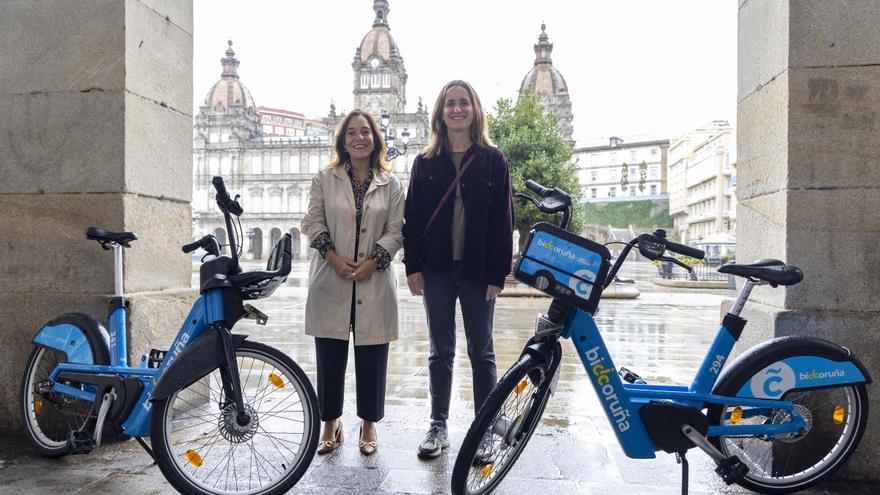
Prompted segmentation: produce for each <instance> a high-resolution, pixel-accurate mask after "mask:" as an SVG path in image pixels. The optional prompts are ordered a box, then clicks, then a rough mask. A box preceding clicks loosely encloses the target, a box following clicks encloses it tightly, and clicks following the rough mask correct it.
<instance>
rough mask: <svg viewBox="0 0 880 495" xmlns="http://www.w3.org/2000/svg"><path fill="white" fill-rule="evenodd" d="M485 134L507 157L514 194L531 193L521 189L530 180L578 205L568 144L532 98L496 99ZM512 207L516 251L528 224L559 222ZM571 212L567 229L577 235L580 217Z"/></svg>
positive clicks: (529, 207) (533, 210)
mask: <svg viewBox="0 0 880 495" xmlns="http://www.w3.org/2000/svg"><path fill="white" fill-rule="evenodd" d="M489 134H490V135H491V136H492V140H493V141H495V144H496V145H498V147H499V148H500V149H501V151H503V152H504V154H505V155H506V156H507V161H508V163H509V164H510V180H511V186H512V187H513V191H514V192H525V193H527V194H532V193H531V192H530V191H528V190H527V189H526V187H525V181H526V180H527V179H531V180H533V181H535V182H538V183H539V184H542V185H544V186H546V187H551V188H552V187H558V188H560V189H562V190H563V191H565V192H567V193H568V194H570V195H571V198H572V200H573V201H574V203H575V204H578V203H579V202H580V197H581V189H580V184H579V182H578V175H577V166H576V165H575V164H574V163H572V161H571V153H572V149H571V145H570V144H568V143H566V140H565V137H564V136H563V135H562V133H561V132H560V130H559V126H558V125H557V121H556V117H555V116H553V115H552V114H547V113H545V112H544V109H543V108H542V107H541V106H540V105H539V104H538V102H537V101H536V100H535V99H534V98H533V97H530V96H526V97H522V98H520V99H519V101H517V102H516V104H514V103H512V102H511V101H510V100H507V99H501V100H498V103H496V106H495V109H494V112H492V113H490V114H489ZM532 195H534V194H532ZM515 208H516V224H515V225H514V228H516V230H517V231H518V232H519V238H520V246H519V247H520V250H521V249H522V245H523V243H524V242H525V240H526V237H527V236H528V232H529V229H530V228H531V227H532V225H534V224H535V223H537V222H540V221H560V220H561V214H560V218H559V219H556V220H554V219H552V218H548V217H547V215H545V214H543V213H541V212H539V211H538V210H537V209H536V208H535V207H534V206H532V205H526V206H523V205H520V204H519V202H518V201H517V202H516V204H515ZM574 213H575V214H574V216H573V218H572V221H571V223H570V224H569V227H568V229H569V230H571V231H572V232H580V231H581V228H583V225H584V221H583V216H582V214H579V209H575V212H574Z"/></svg>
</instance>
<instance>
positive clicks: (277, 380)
mask: <svg viewBox="0 0 880 495" xmlns="http://www.w3.org/2000/svg"><path fill="white" fill-rule="evenodd" d="M269 382H270V383H271V384H272V385H275V388H284V380H282V379H281V377H280V376H278V375H276V374H275V373H269Z"/></svg>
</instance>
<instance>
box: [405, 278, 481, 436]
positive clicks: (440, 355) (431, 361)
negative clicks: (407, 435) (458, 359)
mask: <svg viewBox="0 0 880 495" xmlns="http://www.w3.org/2000/svg"><path fill="white" fill-rule="evenodd" d="M460 276H461V267H460V263H457V262H456V263H454V264H453V268H452V271H451V272H435V271H432V270H428V269H425V270H423V271H422V278H423V280H424V288H423V289H424V292H423V293H424V295H423V300H424V303H425V312H426V313H427V316H428V333H429V336H430V341H431V353H430V355H429V357H428V372H429V375H430V384H431V420H432V421H434V422H441V423H445V422H446V420H447V419H448V418H449V400H450V396H451V394H452V365H453V361H454V360H455V300H456V298H457V299H458V301H459V304H461V316H462V320H464V334H465V338H466V339H467V351H468V358H470V361H471V370H472V372H473V387H474V413H475V414H476V412H477V411H479V410H480V406H481V405H483V402H484V401H485V400H486V397H487V396H488V395H489V393H490V392H491V391H492V389H493V388H495V384H496V383H497V381H498V377H497V371H496V367H495V349H494V347H493V344H492V317H493V314H494V311H495V299H491V300H489V301H487V300H486V284H485V283H484V282H482V281H479V280H461V279H460Z"/></svg>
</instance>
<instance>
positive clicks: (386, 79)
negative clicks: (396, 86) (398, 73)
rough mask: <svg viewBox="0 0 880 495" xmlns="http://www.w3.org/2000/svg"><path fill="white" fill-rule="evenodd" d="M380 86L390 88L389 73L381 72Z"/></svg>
mask: <svg viewBox="0 0 880 495" xmlns="http://www.w3.org/2000/svg"><path fill="white" fill-rule="evenodd" d="M382 87H383V88H390V87H391V74H382Z"/></svg>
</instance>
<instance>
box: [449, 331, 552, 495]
mask: <svg viewBox="0 0 880 495" xmlns="http://www.w3.org/2000/svg"><path fill="white" fill-rule="evenodd" d="M557 350H558V344H557ZM557 359H558V357H557ZM548 369H549V370H555V371H556V372H558V367H554V366H548V364H547V363H546V362H545V361H544V360H541V359H538V358H535V357H534V356H531V355H528V354H526V355H523V356H522V357H520V359H519V361H517V363H516V364H514V365H513V367H511V368H510V369H509V370H508V371H507V373H505V374H504V376H503V377H502V378H501V380H499V382H498V385H496V386H495V388H494V389H493V390H492V393H490V394H489V397H487V398H486V402H485V403H484V404H483V406H482V407H481V408H480V411H479V412H478V413H477V417H476V418H475V419H474V422H473V423H472V424H471V427H470V429H469V430H468V432H467V435H465V437H464V441H463V442H462V444H461V448H460V449H459V451H458V456H457V457H456V459H455V467H454V468H453V471H452V493H453V494H455V495H459V494H482V493H489V492H491V491H492V490H494V489H495V488H496V487H497V486H498V484H499V483H501V481H502V480H503V479H504V476H506V475H507V473H508V472H509V471H510V468H511V467H513V465H514V463H515V462H516V460H517V459H518V458H519V456H520V454H521V453H522V451H523V449H524V448H525V446H526V444H527V443H528V442H529V439H531V437H532V433H534V431H535V427H537V425H538V422H539V421H540V419H541V415H542V414H543V413H544V408H545V407H546V406H547V400H548V399H549V396H550V383H551V381H552V380H553V377H552V376H548Z"/></svg>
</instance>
